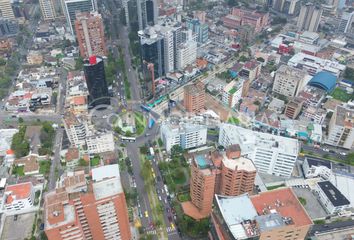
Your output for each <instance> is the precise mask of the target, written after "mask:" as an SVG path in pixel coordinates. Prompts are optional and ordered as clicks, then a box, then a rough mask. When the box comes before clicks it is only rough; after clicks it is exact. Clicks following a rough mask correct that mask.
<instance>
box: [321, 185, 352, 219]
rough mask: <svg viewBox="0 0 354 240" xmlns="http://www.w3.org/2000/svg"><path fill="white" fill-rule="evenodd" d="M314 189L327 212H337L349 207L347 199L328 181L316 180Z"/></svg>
mask: <svg viewBox="0 0 354 240" xmlns="http://www.w3.org/2000/svg"><path fill="white" fill-rule="evenodd" d="M315 191H316V194H317V197H318V199H319V200H320V202H321V204H322V206H323V207H324V208H325V210H326V211H327V213H328V214H338V213H340V212H341V211H345V210H347V209H349V208H350V202H349V200H348V199H347V198H346V197H345V196H344V195H343V194H342V193H341V192H340V191H339V190H338V189H337V188H336V187H335V186H334V185H333V184H332V183H331V182H330V181H323V182H318V183H317V185H316V187H315Z"/></svg>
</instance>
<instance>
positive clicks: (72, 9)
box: [62, 0, 97, 35]
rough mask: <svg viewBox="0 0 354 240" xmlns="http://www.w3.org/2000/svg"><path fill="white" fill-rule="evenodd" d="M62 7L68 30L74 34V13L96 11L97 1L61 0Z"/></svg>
mask: <svg viewBox="0 0 354 240" xmlns="http://www.w3.org/2000/svg"><path fill="white" fill-rule="evenodd" d="M62 8H63V11H64V15H65V18H66V22H67V25H68V27H69V29H70V32H71V33H72V34H73V35H74V33H75V32H74V31H75V20H76V14H77V13H80V12H81V13H84V12H92V11H96V10H97V3H96V1H95V0H63V2H62Z"/></svg>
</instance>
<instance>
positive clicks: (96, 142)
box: [86, 132, 114, 155]
mask: <svg viewBox="0 0 354 240" xmlns="http://www.w3.org/2000/svg"><path fill="white" fill-rule="evenodd" d="M86 145H87V151H88V153H89V154H90V155H94V154H98V153H103V152H112V151H114V137H113V133H112V132H109V133H103V134H98V135H93V136H89V137H87V139H86Z"/></svg>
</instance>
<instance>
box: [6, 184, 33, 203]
mask: <svg viewBox="0 0 354 240" xmlns="http://www.w3.org/2000/svg"><path fill="white" fill-rule="evenodd" d="M31 189H32V184H31V183H30V182H26V183H21V184H16V185H11V186H7V187H6V189H5V192H10V193H11V195H9V196H8V197H7V199H6V203H7V204H11V203H12V201H13V200H14V198H16V199H24V198H28V197H29V195H30V194H31Z"/></svg>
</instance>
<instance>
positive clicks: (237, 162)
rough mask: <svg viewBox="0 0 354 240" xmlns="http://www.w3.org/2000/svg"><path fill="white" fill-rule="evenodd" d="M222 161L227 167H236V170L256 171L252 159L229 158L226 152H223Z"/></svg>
mask: <svg viewBox="0 0 354 240" xmlns="http://www.w3.org/2000/svg"><path fill="white" fill-rule="evenodd" d="M223 163H224V165H225V166H226V167H227V168H229V169H236V168H237V170H238V171H247V172H253V171H254V172H255V171H257V169H256V167H255V166H254V164H253V162H252V160H250V159H248V158H245V157H239V158H236V159H229V158H228V157H227V156H226V154H225V153H224V154H223Z"/></svg>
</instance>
